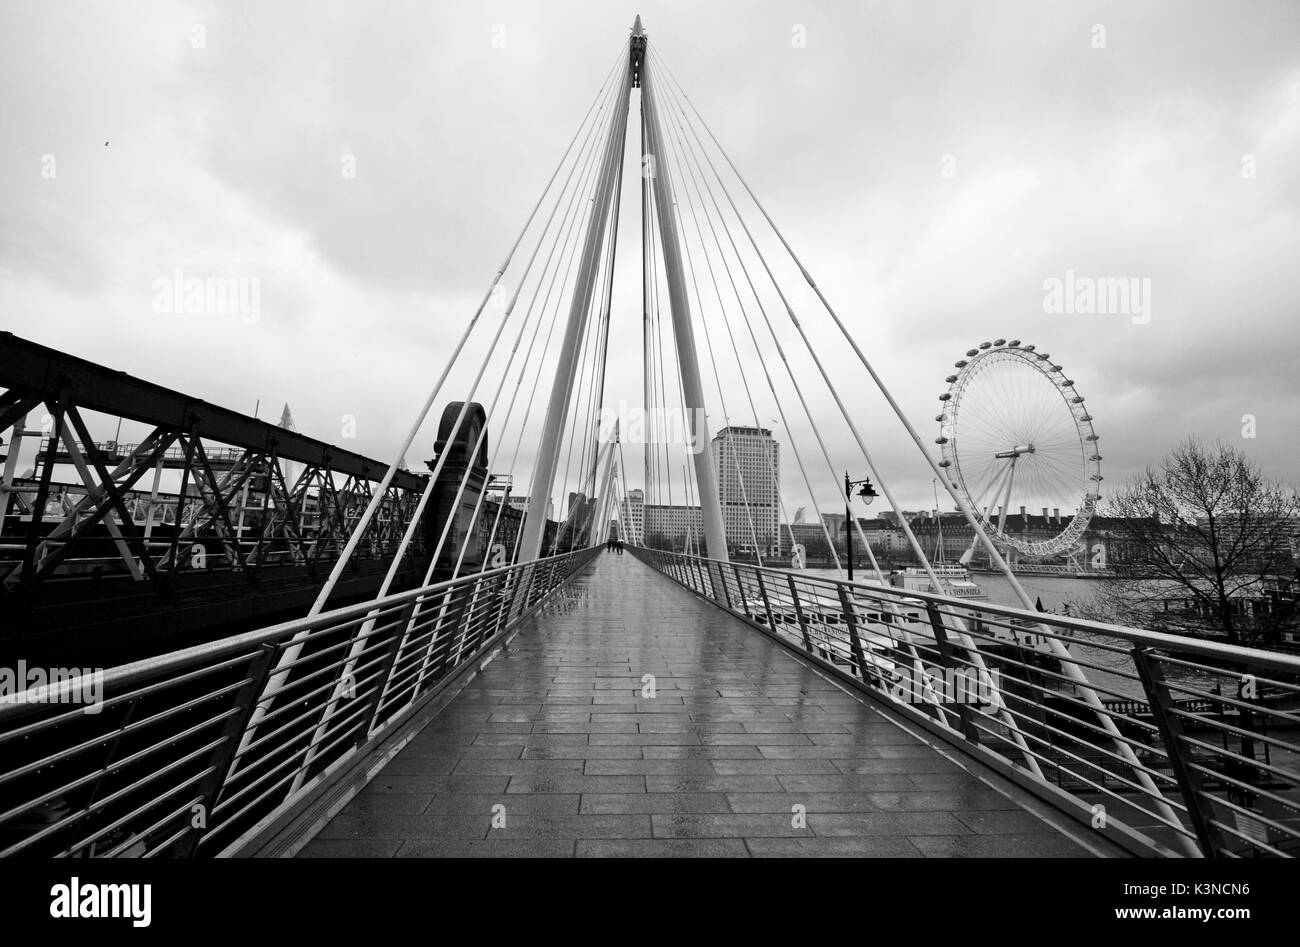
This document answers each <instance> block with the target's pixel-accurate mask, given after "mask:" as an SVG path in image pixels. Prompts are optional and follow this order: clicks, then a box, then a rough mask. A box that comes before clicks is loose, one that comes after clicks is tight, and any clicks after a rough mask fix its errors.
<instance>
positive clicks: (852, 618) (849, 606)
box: [838, 585, 867, 683]
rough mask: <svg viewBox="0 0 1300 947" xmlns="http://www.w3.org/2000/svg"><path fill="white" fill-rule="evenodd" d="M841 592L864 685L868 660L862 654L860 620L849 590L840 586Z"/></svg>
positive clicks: (851, 643)
mask: <svg viewBox="0 0 1300 947" xmlns="http://www.w3.org/2000/svg"><path fill="white" fill-rule="evenodd" d="M838 588H839V591H840V606H841V607H842V608H843V609H844V624H845V626H846V627H847V628H848V629H849V647H850V648H851V649H852V651H853V660H854V661H856V662H857V663H858V674H859V676H861V678H862V681H863V683H866V680H867V660H866V657H865V656H864V655H863V653H862V641H861V640H860V639H859V638H858V618H857V615H856V614H855V613H854V611H853V600H852V599H850V598H849V590H848V589H846V588H845V587H844V586H843V585H840V586H838Z"/></svg>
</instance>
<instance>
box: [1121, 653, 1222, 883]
mask: <svg viewBox="0 0 1300 947" xmlns="http://www.w3.org/2000/svg"><path fill="white" fill-rule="evenodd" d="M1149 652H1150V649H1149V648H1143V647H1141V646H1135V647H1134V648H1133V649H1132V651H1131V652H1130V654H1131V655H1132V657H1133V663H1134V665H1136V666H1137V672H1138V677H1139V678H1140V679H1141V681H1142V688H1143V690H1145V691H1146V694H1147V703H1148V704H1150V705H1151V716H1152V717H1154V718H1155V723H1156V727H1157V728H1158V729H1159V730H1160V738H1161V740H1163V741H1164V744H1165V749H1166V750H1168V752H1169V763H1170V766H1172V768H1173V771H1174V778H1175V779H1176V780H1177V782H1178V790H1179V792H1181V793H1182V795H1183V801H1184V802H1186V803H1187V815H1188V817H1189V818H1190V819H1191V821H1192V828H1193V829H1194V830H1195V832H1196V841H1197V842H1198V843H1199V844H1200V847H1201V854H1202V855H1203V856H1205V857H1206V858H1218V857H1219V853H1220V852H1221V851H1222V850H1223V849H1224V847H1225V846H1224V842H1223V835H1222V833H1220V832H1219V829H1218V827H1217V826H1216V825H1214V808H1213V806H1211V805H1210V802H1209V799H1208V797H1207V795H1206V792H1205V783H1204V780H1202V778H1201V774H1200V773H1198V772H1197V771H1196V770H1195V769H1193V768H1192V767H1190V766H1188V765H1187V763H1186V761H1185V760H1184V759H1183V751H1184V747H1185V746H1186V744H1185V743H1184V741H1183V725H1182V723H1181V721H1179V719H1178V715H1177V714H1176V713H1171V711H1172V710H1173V706H1174V702H1173V699H1172V698H1171V697H1170V695H1169V686H1168V682H1167V681H1166V680H1165V674H1164V669H1163V668H1162V667H1161V666H1160V662H1159V660H1156V659H1155V658H1154V657H1153V656H1151V655H1150V654H1149ZM1187 752H1188V753H1189V754H1190V752H1191V750H1190V749H1188V750H1187Z"/></svg>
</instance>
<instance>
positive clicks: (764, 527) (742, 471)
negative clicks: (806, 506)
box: [709, 425, 781, 555]
mask: <svg viewBox="0 0 1300 947" xmlns="http://www.w3.org/2000/svg"><path fill="white" fill-rule="evenodd" d="M709 446H710V450H712V452H713V469H714V470H715V471H716V472H717V476H718V501H719V503H720V504H721V506H722V526H723V530H724V531H725V533H726V537H727V545H728V546H729V547H731V548H732V549H735V550H742V549H748V548H753V546H754V545H755V542H756V541H757V545H758V548H759V550H760V551H761V552H762V554H763V555H777V554H778V552H779V549H778V547H779V544H780V537H779V523H780V511H781V445H780V444H778V443H777V442H776V441H774V440H773V439H772V432H771V431H769V430H768V429H767V428H761V427H736V426H734V425H733V426H732V427H724V428H723V429H722V430H721V431H719V432H718V433H717V434H716V435H714V438H713V441H712V443H711V444H710V445H709Z"/></svg>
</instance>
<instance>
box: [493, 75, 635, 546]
mask: <svg viewBox="0 0 1300 947" xmlns="http://www.w3.org/2000/svg"><path fill="white" fill-rule="evenodd" d="M631 94H632V66H631V63H630V62H629V63H628V66H627V68H626V71H625V72H624V75H623V87H622V91H621V92H620V94H619V97H618V98H617V99H616V100H615V105H614V108H616V109H618V113H617V114H616V115H615V116H614V119H613V120H612V121H611V122H610V123H609V135H608V137H607V138H606V140H605V151H604V155H603V156H602V158H601V165H600V176H599V178H598V179H597V180H598V181H599V183H598V184H597V186H596V194H595V196H594V197H593V198H592V204H591V217H590V219H589V220H588V222H587V234H586V237H585V238H584V243H583V246H582V257H581V264H580V265H579V268H578V275H577V280H576V283H575V285H574V288H573V302H572V304H571V305H570V307H569V321H568V323H567V325H566V326H565V330H564V340H563V343H562V344H561V347H560V358H559V362H558V363H557V365H556V368H555V380H554V382H552V384H551V398H550V401H549V402H548V403H547V407H546V421H545V423H544V426H543V428H542V438H541V441H540V442H539V450H538V455H537V460H536V463H535V465H534V467H533V479H532V484H531V486H530V488H529V493H528V509H527V511H526V513H525V514H524V522H523V535H522V537H521V540H520V545H519V561H521V562H525V561H528V560H530V559H536V558H537V557H538V556H539V555H541V551H542V538H543V537H544V536H545V534H546V501H547V500H548V499H549V498H550V495H551V488H552V486H553V485H554V481H555V468H556V463H557V461H558V460H559V456H560V438H561V434H562V433H563V432H564V425H565V422H566V421H567V420H568V414H569V400H570V396H571V395H572V393H573V383H574V379H575V376H576V374H577V369H578V352H579V350H580V349H581V348H582V337H583V334H584V331H585V329H586V327H587V318H588V316H589V314H590V311H591V306H592V297H593V296H594V294H595V290H596V278H597V276H598V274H599V270H600V266H599V264H600V255H601V248H602V246H603V245H604V242H605V230H606V227H607V226H608V224H609V220H610V216H611V214H610V211H611V209H612V208H613V207H614V206H615V205H617V203H618V199H619V193H618V170H619V167H620V165H621V164H622V161H623V145H624V137H625V136H626V134H627V112H628V100H629V98H630V97H631Z"/></svg>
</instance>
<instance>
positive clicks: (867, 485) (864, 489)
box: [858, 479, 880, 506]
mask: <svg viewBox="0 0 1300 947" xmlns="http://www.w3.org/2000/svg"><path fill="white" fill-rule="evenodd" d="M879 495H880V494H878V493H876V488H875V487H873V486H872V485H871V480H870V479H867V480H863V481H862V486H861V487H859V488H858V496H860V497H862V502H863V504H864V505H866V506H870V505H871V501H872V500H874V499H875V498H876V497H878V496H879Z"/></svg>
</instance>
